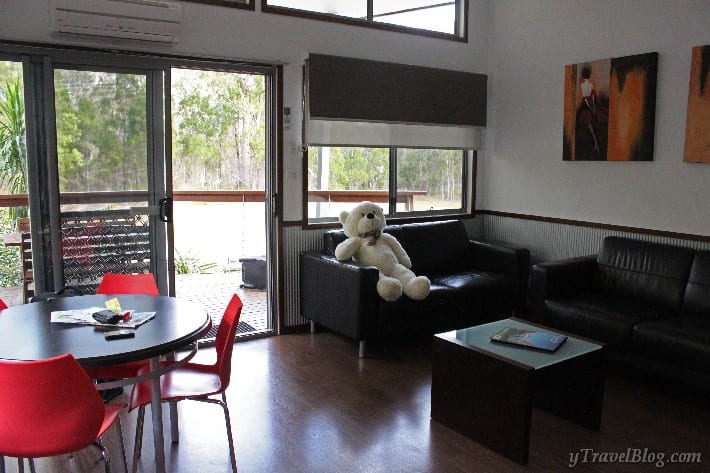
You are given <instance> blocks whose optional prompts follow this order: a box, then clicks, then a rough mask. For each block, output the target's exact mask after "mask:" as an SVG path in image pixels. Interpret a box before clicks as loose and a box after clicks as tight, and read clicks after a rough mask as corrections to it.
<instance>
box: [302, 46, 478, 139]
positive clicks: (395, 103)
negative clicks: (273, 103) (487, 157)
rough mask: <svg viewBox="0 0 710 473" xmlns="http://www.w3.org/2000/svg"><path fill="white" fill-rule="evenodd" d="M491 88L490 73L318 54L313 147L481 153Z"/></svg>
mask: <svg viewBox="0 0 710 473" xmlns="http://www.w3.org/2000/svg"><path fill="white" fill-rule="evenodd" d="M486 83H487V77H486V76H485V75H483V74H474V73H468V72H461V71H451V70H446V69H434V68H428V67H421V66H412V65H406V64H396V63H388V62H380V61H371V60H365V59H355V58H345V57H341V56H329V55H323V54H310V55H309V57H308V60H307V61H306V67H305V90H304V93H305V115H306V117H305V120H304V124H305V140H306V144H309V145H329V146H356V145H362V146H368V145H369V146H399V147H406V146H411V147H432V148H465V149H478V148H479V147H480V141H481V140H480V135H481V130H480V127H483V126H485V124H486Z"/></svg>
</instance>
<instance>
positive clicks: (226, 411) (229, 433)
mask: <svg viewBox="0 0 710 473" xmlns="http://www.w3.org/2000/svg"><path fill="white" fill-rule="evenodd" d="M220 405H221V406H222V410H223V411H224V422H225V424H226V425H227V441H228V442H229V459H230V460H231V462H232V473H237V457H236V455H235V454H234V438H233V437H232V422H231V421H230V419H229V407H227V396H226V395H225V393H224V392H223V393H222V402H221V403H220Z"/></svg>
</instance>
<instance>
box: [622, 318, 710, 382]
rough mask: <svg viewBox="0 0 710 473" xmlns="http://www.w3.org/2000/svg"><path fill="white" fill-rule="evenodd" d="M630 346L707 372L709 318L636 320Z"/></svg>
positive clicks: (709, 335) (661, 358) (709, 366)
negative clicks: (638, 321)
mask: <svg viewBox="0 0 710 473" xmlns="http://www.w3.org/2000/svg"><path fill="white" fill-rule="evenodd" d="M632 349H633V350H634V351H635V352H637V353H640V354H643V355H645V356H648V357H649V358H654V359H657V360H664V361H667V362H671V363H677V364H679V365H680V366H682V367H684V368H690V369H696V370H698V371H702V372H704V373H708V374H710V318H709V317H677V318H672V319H661V320H653V321H648V322H642V323H639V324H638V325H637V326H636V327H635V328H634V333H633V337H632Z"/></svg>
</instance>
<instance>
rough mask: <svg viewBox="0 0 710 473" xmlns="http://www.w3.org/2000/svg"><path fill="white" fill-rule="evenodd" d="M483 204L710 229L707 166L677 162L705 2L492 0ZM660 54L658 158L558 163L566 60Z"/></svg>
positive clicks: (708, 11)
mask: <svg viewBox="0 0 710 473" xmlns="http://www.w3.org/2000/svg"><path fill="white" fill-rule="evenodd" d="M490 15H491V16H490V19H491V21H490V23H489V26H488V28H489V38H488V44H489V46H490V55H489V62H488V66H489V69H488V72H489V112H488V113H489V115H488V119H489V121H488V124H489V126H488V130H487V135H486V152H485V154H484V156H482V157H481V159H480V160H479V166H480V168H479V177H480V180H479V182H480V184H479V185H480V190H479V196H480V199H479V202H478V204H479V207H480V208H485V209H489V210H499V211H505V212H513V213H522V214H531V215H541V216H546V217H555V218H565V219H574V220H583V221H589V222H599V223H606V224H615V225H622V226H631V227H640V228H647V229H658V230H665V231H672V232H680V233H690V234H696V235H704V236H708V235H710V218H708V216H709V215H710V164H689V163H684V162H683V149H684V141H685V115H686V108H687V100H688V79H689V70H690V54H691V49H692V47H693V46H699V45H702V44H710V2H708V0H697V1H692V0H684V1H668V0H623V1H601V0H599V1H591V0H494V1H492V2H491V3H490ZM653 51H656V52H658V53H659V68H658V88H657V103H656V134H655V153H654V160H653V161H651V162H623V163H620V162H563V161H562V112H563V79H564V66H565V65H566V64H573V63H578V62H584V61H591V60H596V59H605V58H609V57H620V56H627V55H632V54H641V53H647V52H653Z"/></svg>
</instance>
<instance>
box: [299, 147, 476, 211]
mask: <svg viewBox="0 0 710 473" xmlns="http://www.w3.org/2000/svg"><path fill="white" fill-rule="evenodd" d="M468 155H469V153H468V152H466V151H464V150H444V149H428V148H371V147H367V148H365V147H326V146H311V147H309V148H308V206H307V212H308V220H309V222H313V223H317V222H332V221H334V220H336V219H337V217H338V215H339V214H340V212H341V211H342V210H349V209H350V208H351V207H352V206H353V205H354V203H356V202H361V201H363V200H369V201H371V202H375V203H377V204H379V205H380V206H382V208H383V210H384V212H385V214H386V215H389V216H390V217H412V216H426V215H442V214H460V213H464V212H466V211H467V210H466V208H467V205H466V195H467V192H468V188H467V185H466V176H467V175H468V172H467V169H468V168H469V166H468V162H469V160H468V159H467V157H468Z"/></svg>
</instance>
